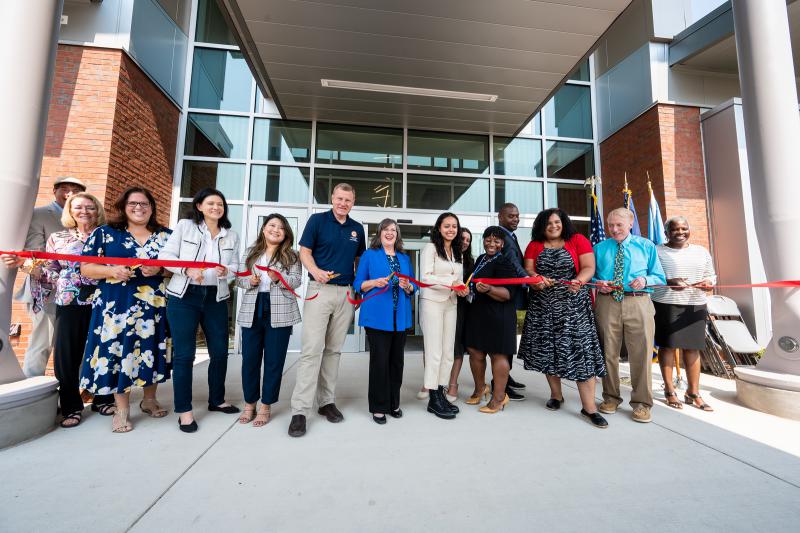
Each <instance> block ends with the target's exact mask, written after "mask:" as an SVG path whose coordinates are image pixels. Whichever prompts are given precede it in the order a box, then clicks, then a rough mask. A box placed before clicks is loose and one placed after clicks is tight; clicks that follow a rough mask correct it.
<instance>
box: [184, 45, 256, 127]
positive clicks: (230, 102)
mask: <svg viewBox="0 0 800 533" xmlns="http://www.w3.org/2000/svg"><path fill="white" fill-rule="evenodd" d="M252 84H253V75H252V74H250V69H249V68H248V66H247V62H245V60H244V56H243V55H242V53H241V52H231V51H229V50H215V49H212V48H195V50H194V63H193V66H192V87H191V90H190V92H189V107H198V108H201V109H218V110H220V111H250V104H251V96H250V94H251V87H252Z"/></svg>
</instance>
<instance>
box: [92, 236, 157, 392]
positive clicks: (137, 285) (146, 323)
mask: <svg viewBox="0 0 800 533" xmlns="http://www.w3.org/2000/svg"><path fill="white" fill-rule="evenodd" d="M170 233H171V231H170V230H169V229H167V228H162V229H160V230H158V231H156V232H154V233H153V234H152V235H150V237H149V238H148V240H147V242H146V243H145V244H144V245H140V244H139V243H138V242H136V239H134V238H133V235H131V234H130V233H129V232H128V231H127V230H118V229H115V228H112V227H111V226H100V227H99V228H97V229H96V230H95V231H94V233H92V235H91V236H90V237H89V239H88V240H87V241H86V246H84V248H83V255H94V256H107V257H138V258H142V259H144V258H148V259H156V258H157V257H158V252H159V251H160V250H161V248H162V247H163V246H164V245H165V244H166V242H167V239H168V238H169V234H170ZM98 288H99V290H98V292H97V293H96V294H95V297H94V299H93V301H92V321H91V325H90V329H89V338H88V340H87V342H86V350H85V352H84V354H83V366H82V368H81V380H80V387H81V388H83V389H86V390H88V391H89V392H91V393H93V394H111V393H120V394H122V393H124V392H127V391H129V390H130V388H131V387H132V386H136V387H146V386H148V385H154V384H156V383H161V382H163V381H166V380H167V378H169V374H170V368H171V366H172V365H171V361H170V359H171V344H172V340H171V339H170V337H169V330H168V327H167V314H166V293H165V289H166V287H165V284H164V277H163V276H160V275H159V276H149V277H145V276H143V275H142V271H141V269H139V268H137V269H135V270H134V276H132V277H131V278H130V279H129V280H128V281H127V282H120V281H117V280H107V279H105V280H100V283H99V285H98Z"/></svg>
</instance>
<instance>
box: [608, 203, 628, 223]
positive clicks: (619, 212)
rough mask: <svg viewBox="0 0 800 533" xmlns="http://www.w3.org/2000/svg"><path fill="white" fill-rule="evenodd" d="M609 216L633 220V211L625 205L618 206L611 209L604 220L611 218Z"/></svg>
mask: <svg viewBox="0 0 800 533" xmlns="http://www.w3.org/2000/svg"><path fill="white" fill-rule="evenodd" d="M611 217H620V218H625V219H627V220H628V221H630V222H633V211H631V210H630V209H628V208H627V207H618V208H616V209H612V210H611V212H610V213H609V214H608V216H607V217H606V220H611Z"/></svg>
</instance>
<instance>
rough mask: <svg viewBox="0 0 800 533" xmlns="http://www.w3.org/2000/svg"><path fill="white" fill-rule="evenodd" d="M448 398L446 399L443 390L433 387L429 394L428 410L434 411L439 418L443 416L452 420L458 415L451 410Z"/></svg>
mask: <svg viewBox="0 0 800 533" xmlns="http://www.w3.org/2000/svg"><path fill="white" fill-rule="evenodd" d="M446 403H447V400H445V398H444V396H443V395H442V391H441V390H439V389H431V390H430V393H429V394H428V412H429V413H433V414H435V415H436V416H438V417H439V418H443V419H445V420H450V419H452V418H455V417H456V414H455V413H454V412H453V411H451V410H450V408H449V407H447V405H449V404H447V405H445V404H446Z"/></svg>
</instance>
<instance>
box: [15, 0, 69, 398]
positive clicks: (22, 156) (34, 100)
mask: <svg viewBox="0 0 800 533" xmlns="http://www.w3.org/2000/svg"><path fill="white" fill-rule="evenodd" d="M62 7H63V0H36V1H33V2H23V1H18V0H14V1H7V2H1V3H0V72H2V74H3V82H2V83H1V84H0V194H2V212H0V249H4V250H9V249H12V250H13V249H17V250H18V249H21V248H22V246H23V245H24V243H25V235H26V233H27V231H28V225H29V223H30V220H31V213H32V212H33V206H34V203H35V201H36V192H37V190H38V187H39V171H40V170H41V166H42V153H43V151H44V135H45V129H46V127H47V110H48V106H49V103H50V89H51V86H52V82H53V70H54V66H55V56H56V46H57V44H58V33H59V29H60V26H61V10H62ZM15 273H16V271H15V270H14V271H9V270H8V269H6V268H5V267H0V342H2V343H3V347H2V350H0V384H3V383H10V382H12V381H18V380H21V379H24V377H25V376H23V374H22V371H21V370H20V368H19V365H18V364H17V361H16V358H15V356H14V351H13V350H12V349H11V346H10V344H9V342H8V330H9V322H10V320H11V297H12V292H13V284H14V275H15Z"/></svg>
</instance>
